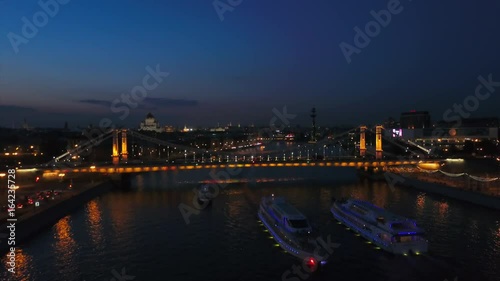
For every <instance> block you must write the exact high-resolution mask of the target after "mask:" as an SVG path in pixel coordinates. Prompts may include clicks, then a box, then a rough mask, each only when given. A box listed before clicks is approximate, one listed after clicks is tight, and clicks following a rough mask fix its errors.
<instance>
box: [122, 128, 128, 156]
mask: <svg viewBox="0 0 500 281" xmlns="http://www.w3.org/2000/svg"><path fill="white" fill-rule="evenodd" d="M121 155H122V161H123V162H127V160H128V152H127V129H122V153H121Z"/></svg>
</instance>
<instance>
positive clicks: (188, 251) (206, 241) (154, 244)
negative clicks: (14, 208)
mask: <svg viewBox="0 0 500 281" xmlns="http://www.w3.org/2000/svg"><path fill="white" fill-rule="evenodd" d="M208 173H209V171H208V170H192V171H178V172H175V173H171V172H170V173H149V174H143V175H139V176H137V177H135V179H134V184H133V189H132V190H131V191H114V192H111V193H108V194H106V195H104V196H102V197H100V198H97V199H95V200H93V201H91V202H89V203H88V204H86V205H85V206H83V207H82V208H81V209H80V210H79V211H77V212H75V213H73V214H71V215H69V216H67V217H65V218H64V219H62V220H60V221H59V222H58V223H57V224H56V225H55V226H53V227H52V228H51V229H47V231H45V232H43V233H41V234H40V235H39V236H38V237H36V238H34V239H32V240H31V241H30V242H28V243H26V244H24V245H22V246H21V247H20V250H19V251H18V252H17V263H18V264H17V266H18V268H17V273H16V275H15V276H16V277H12V276H11V275H10V274H8V273H7V274H6V273H5V272H2V275H0V276H2V278H0V279H1V280H9V279H10V280H47V281H49V280H51V281H52V280H62V281H69V280H103V281H104V280H106V281H109V280H113V281H122V280H175V281H182V280H217V281H222V280H293V281H299V280H373V281H376V280H384V281H386V280H430V281H432V280H436V281H438V280H439V281H443V280H446V279H447V280H459V281H462V280H500V278H499V274H500V212H498V211H491V210H488V209H484V208H481V207H477V206H474V205H470V204H467V203H462V202H459V201H456V200H451V199H446V198H443V197H439V196H433V195H426V194H423V193H419V192H417V191H414V190H409V189H403V188H396V189H394V190H391V188H389V187H388V186H387V185H386V184H385V183H370V182H367V181H360V180H358V179H357V178H356V177H355V175H354V171H353V170H351V169H348V168H336V169H332V168H319V167H316V168H267V169H266V168H264V169H256V168H255V169H248V170H243V171H242V172H241V173H239V174H238V173H236V174H235V175H232V176H231V179H233V180H234V179H252V180H251V181H250V182H241V183H235V184H229V185H227V186H226V187H224V188H223V189H222V190H221V193H220V194H219V196H218V197H217V198H216V200H215V202H214V204H213V205H212V206H211V207H209V208H207V209H205V210H202V211H201V212H200V213H199V214H198V215H191V216H190V217H189V220H190V222H189V224H186V222H185V220H184V218H183V216H182V215H181V212H180V211H179V204H181V203H184V204H186V205H190V206H193V204H192V199H193V196H194V193H193V192H192V189H193V188H194V187H196V186H197V185H198V182H199V181H201V180H206V179H207V178H209V175H208ZM311 178H314V179H315V180H314V181H312V180H309V179H311ZM273 180H274V181H273ZM266 181H267V182H266ZM271 193H274V194H276V195H284V196H286V197H287V198H288V199H289V200H290V201H291V202H292V203H293V204H294V205H295V206H297V207H298V208H299V209H300V210H302V211H303V213H305V214H306V215H307V216H308V217H309V218H310V220H311V222H312V223H313V224H315V225H317V226H318V227H319V229H320V232H321V237H323V238H324V239H325V240H327V238H328V237H330V239H331V240H332V241H334V242H336V243H339V244H340V247H339V248H337V249H335V251H334V252H333V254H332V257H331V259H330V263H329V264H328V265H327V267H326V268H324V269H323V270H322V271H321V272H317V273H315V274H314V275H311V276H308V275H304V273H301V274H302V275H297V274H293V273H289V274H288V275H286V276H284V274H286V273H287V271H292V270H293V268H294V266H297V267H298V266H300V265H301V262H300V261H299V260H297V259H295V258H294V257H292V256H290V255H288V254H286V253H284V252H283V251H282V250H280V248H278V247H275V246H274V244H275V242H274V240H272V239H270V237H269V234H268V233H266V232H264V229H263V227H262V226H260V225H259V223H258V221H257V218H256V209H257V207H258V203H259V200H260V198H261V197H262V196H264V195H269V194H271ZM350 195H352V196H355V197H357V198H361V199H365V200H370V201H372V202H373V203H375V204H377V205H379V206H385V207H387V208H388V209H389V210H391V211H394V212H396V213H398V214H401V215H404V216H408V217H411V218H415V219H416V220H417V221H418V222H419V224H420V225H421V226H422V227H423V228H424V229H425V230H427V232H428V239H429V242H430V253H429V254H428V255H425V256H419V257H394V256H391V255H389V254H387V253H385V252H382V251H380V250H376V249H375V248H374V246H373V245H370V244H367V243H366V242H365V241H364V240H363V239H362V238H360V237H357V236H355V235H354V233H352V232H350V231H349V230H346V228H345V227H343V226H342V225H339V224H337V223H336V221H334V219H333V218H332V215H331V213H330V212H329V208H330V199H331V197H337V198H338V197H344V196H350ZM5 262H6V260H5V258H4V260H3V263H4V264H5ZM1 270H5V269H4V268H2V269H1ZM122 270H123V271H122ZM122 274H123V275H122ZM455 278H456V279H455Z"/></svg>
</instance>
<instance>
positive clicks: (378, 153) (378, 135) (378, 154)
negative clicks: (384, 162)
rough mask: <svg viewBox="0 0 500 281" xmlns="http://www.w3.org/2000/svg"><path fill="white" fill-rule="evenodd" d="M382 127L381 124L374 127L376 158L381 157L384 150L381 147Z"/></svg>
mask: <svg viewBox="0 0 500 281" xmlns="http://www.w3.org/2000/svg"><path fill="white" fill-rule="evenodd" d="M383 129H384V127H383V126H380V125H378V126H377V127H376V131H375V133H376V138H377V139H376V142H375V144H376V145H375V157H376V158H377V160H378V159H382V153H383V152H384V150H383V149H382V130H383Z"/></svg>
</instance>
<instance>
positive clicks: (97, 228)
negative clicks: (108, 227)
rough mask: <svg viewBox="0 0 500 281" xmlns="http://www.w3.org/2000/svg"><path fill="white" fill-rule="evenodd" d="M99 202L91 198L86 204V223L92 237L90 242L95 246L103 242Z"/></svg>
mask: <svg viewBox="0 0 500 281" xmlns="http://www.w3.org/2000/svg"><path fill="white" fill-rule="evenodd" d="M99 205H100V203H99V201H98V200H92V201H90V202H89V203H88V204H87V225H88V228H89V233H90V236H91V238H92V243H93V244H94V246H95V247H99V246H102V245H103V244H104V243H103V239H104V236H103V232H104V231H103V227H102V222H101V220H102V214H101V211H100V206H99Z"/></svg>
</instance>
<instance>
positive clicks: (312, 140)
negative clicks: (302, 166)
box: [310, 107, 316, 143]
mask: <svg viewBox="0 0 500 281" xmlns="http://www.w3.org/2000/svg"><path fill="white" fill-rule="evenodd" d="M310 116H311V118H312V135H311V141H310V142H311V143H315V142H316V107H313V109H312V110H311V115H310Z"/></svg>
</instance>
